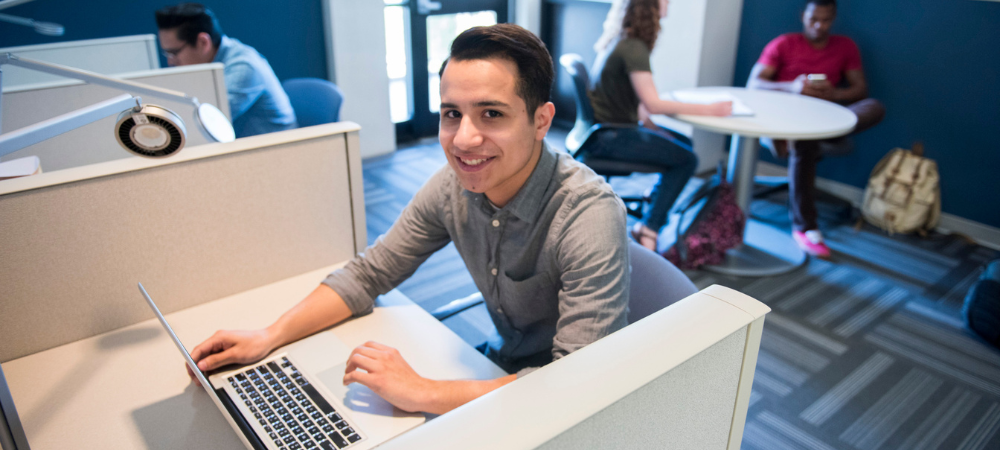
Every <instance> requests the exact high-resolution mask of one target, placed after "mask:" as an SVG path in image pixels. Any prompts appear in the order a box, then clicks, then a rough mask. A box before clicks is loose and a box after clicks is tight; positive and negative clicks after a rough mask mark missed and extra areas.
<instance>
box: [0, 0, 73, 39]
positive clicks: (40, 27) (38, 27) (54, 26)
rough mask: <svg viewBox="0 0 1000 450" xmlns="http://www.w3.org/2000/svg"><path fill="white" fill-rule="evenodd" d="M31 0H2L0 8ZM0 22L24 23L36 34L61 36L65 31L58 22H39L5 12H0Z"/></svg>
mask: <svg viewBox="0 0 1000 450" xmlns="http://www.w3.org/2000/svg"><path fill="white" fill-rule="evenodd" d="M30 1H31V0H3V1H0V9H7V8H10V7H11V6H17V5H20V4H22V3H28V2H30ZM0 22H8V23H13V24H17V25H24V26H27V27H32V28H34V29H35V32H36V33H38V34H44V35H46V36H62V35H63V33H65V32H66V29H65V28H63V26H62V25H59V24H58V23H52V22H39V21H37V20H34V19H26V18H23V17H17V16H11V15H7V14H0Z"/></svg>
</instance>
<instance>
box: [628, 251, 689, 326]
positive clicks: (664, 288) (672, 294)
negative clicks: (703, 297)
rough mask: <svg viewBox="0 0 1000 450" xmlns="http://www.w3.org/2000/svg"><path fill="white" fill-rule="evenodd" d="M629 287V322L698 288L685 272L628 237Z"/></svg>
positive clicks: (659, 308) (633, 321)
mask: <svg viewBox="0 0 1000 450" xmlns="http://www.w3.org/2000/svg"><path fill="white" fill-rule="evenodd" d="M629 260H630V262H631V263H632V277H631V278H632V287H631V289H630V290H629V303H628V307H629V312H628V323H635V322H636V321H638V320H639V319H642V318H643V317H646V316H648V315H650V314H652V313H654V312H657V311H659V310H661V309H663V308H665V307H667V306H670V305H671V304H673V303H675V302H677V301H679V300H681V299H683V298H685V297H687V296H689V295H691V294H694V293H696V292H698V288H696V287H695V285H694V283H692V282H691V280H690V279H688V277H687V275H684V272H681V270H680V269H678V268H677V267H675V266H674V265H673V264H671V263H670V261H667V259H666V258H664V257H662V256H660V255H657V254H656V253H653V252H652V251H650V250H649V249H647V248H645V247H643V246H641V245H639V244H637V243H636V242H634V241H629Z"/></svg>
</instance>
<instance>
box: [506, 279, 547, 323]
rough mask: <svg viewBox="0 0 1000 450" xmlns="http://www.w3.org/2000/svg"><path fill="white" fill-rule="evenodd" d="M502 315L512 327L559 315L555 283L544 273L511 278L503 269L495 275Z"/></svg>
mask: <svg viewBox="0 0 1000 450" xmlns="http://www.w3.org/2000/svg"><path fill="white" fill-rule="evenodd" d="M497 284H498V288H499V290H500V292H499V294H500V295H499V298H500V304H501V307H502V308H503V309H504V311H503V314H504V315H505V316H507V317H508V318H509V319H510V320H511V322H512V324H513V325H514V326H515V327H518V328H521V327H524V326H525V325H530V324H532V323H537V322H542V321H546V320H552V319H554V318H556V317H558V315H559V296H558V293H559V292H558V286H557V285H556V283H555V282H553V281H552V280H551V279H550V278H549V274H548V273H545V272H541V273H536V274H534V275H532V276H529V277H527V278H523V279H515V278H512V277H511V276H509V275H508V274H507V273H506V272H500V273H499V274H498V275H497Z"/></svg>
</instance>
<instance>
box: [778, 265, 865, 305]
mask: <svg viewBox="0 0 1000 450" xmlns="http://www.w3.org/2000/svg"><path fill="white" fill-rule="evenodd" d="M850 275H851V270H850V269H848V268H846V267H837V268H836V269H834V270H832V271H830V272H828V273H826V274H824V275H823V276H822V277H820V280H819V281H817V282H815V283H813V284H811V285H809V287H807V288H805V289H802V290H799V291H798V292H795V293H793V294H791V295H789V296H788V297H785V298H784V299H783V300H781V301H780V302H778V303H777V304H776V306H777V307H778V308H779V309H785V310H788V309H792V308H794V307H796V306H798V305H799V304H800V303H802V302H803V301H805V300H807V299H809V298H810V297H812V296H814V295H816V294H818V293H820V292H822V291H824V290H828V289H830V286H836V285H838V284H841V281H844V280H845V279H847V278H848V276H850ZM771 298H777V297H771Z"/></svg>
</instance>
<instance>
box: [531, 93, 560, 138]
mask: <svg viewBox="0 0 1000 450" xmlns="http://www.w3.org/2000/svg"><path fill="white" fill-rule="evenodd" d="M555 116H556V105H554V104H552V102H545V104H543V105H539V106H538V108H537V109H535V140H536V141H540V140H542V139H544V138H545V135H546V134H547V133H548V132H549V128H550V127H552V119H553V118H554V117H555Z"/></svg>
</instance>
